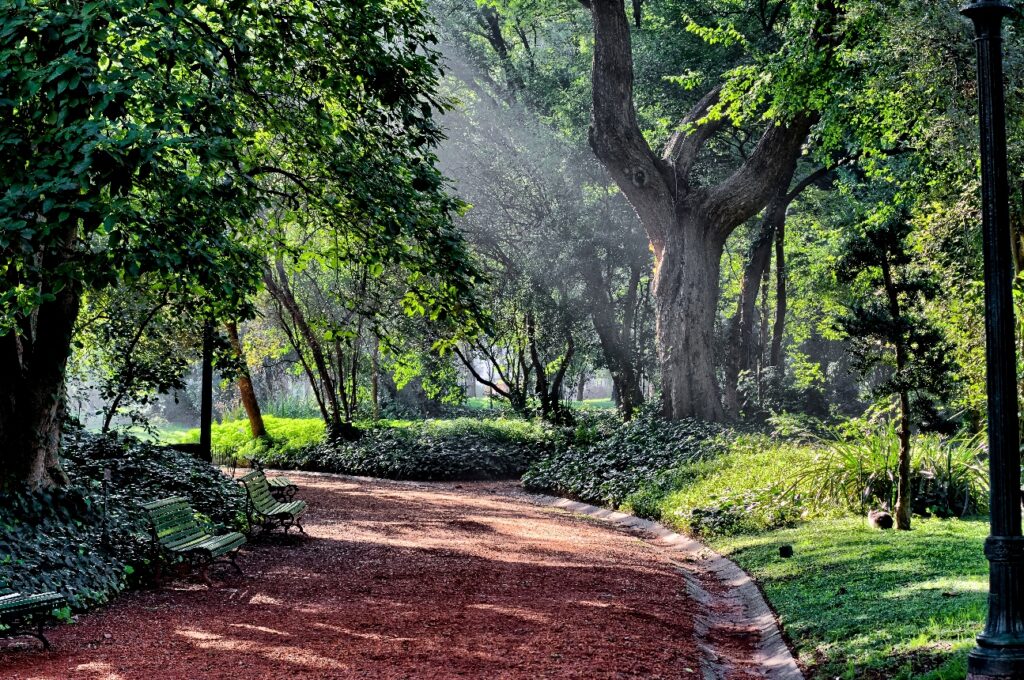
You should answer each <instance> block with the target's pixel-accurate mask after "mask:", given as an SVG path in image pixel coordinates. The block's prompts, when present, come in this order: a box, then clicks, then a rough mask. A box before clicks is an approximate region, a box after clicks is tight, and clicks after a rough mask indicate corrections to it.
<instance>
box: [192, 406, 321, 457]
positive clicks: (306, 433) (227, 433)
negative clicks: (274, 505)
mask: <svg viewBox="0 0 1024 680" xmlns="http://www.w3.org/2000/svg"><path fill="white" fill-rule="evenodd" d="M263 424H264V425H266V427H267V438H266V439H253V437H252V431H251V430H250V429H249V421H248V420H246V419H245V418H241V419H236V420H226V421H224V422H221V423H214V425H213V428H212V432H211V436H210V448H211V451H212V453H213V457H214V460H217V461H220V462H222V463H223V464H225V465H236V464H242V465H245V464H246V463H248V462H249V461H250V460H252V459H253V458H278V457H280V458H283V459H288V458H292V457H294V456H297V455H299V454H300V453H301V452H302V451H303V450H304V449H306V448H308V447H310V446H313V445H315V444H317V443H319V442H320V441H322V440H323V438H324V431H325V426H324V421H323V419H322V418H288V417H278V416H272V415H264V416H263ZM178 441H179V442H181V443H198V442H199V430H198V429H191V430H188V431H187V432H185V433H183V434H182V435H180V436H179V437H178Z"/></svg>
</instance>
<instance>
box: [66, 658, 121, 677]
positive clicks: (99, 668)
mask: <svg viewBox="0 0 1024 680" xmlns="http://www.w3.org/2000/svg"><path fill="white" fill-rule="evenodd" d="M75 670H76V671H78V672H79V673H89V674H94V675H91V676H90V677H94V678H96V680H101V679H102V680H124V676H123V675H121V674H120V673H117V672H116V671H115V670H114V666H113V665H111V664H109V663H106V662H104V661H90V662H89V663H80V664H78V665H77V666H75Z"/></svg>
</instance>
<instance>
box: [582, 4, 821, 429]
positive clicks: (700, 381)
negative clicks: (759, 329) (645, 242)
mask: <svg viewBox="0 0 1024 680" xmlns="http://www.w3.org/2000/svg"><path fill="white" fill-rule="evenodd" d="M589 7H590V11H591V15H592V18H593V30H594V62H593V75H592V79H593V117H592V122H591V127H590V144H591V146H592V147H593V149H594V152H595V153H596V154H597V156H598V158H600V159H601V161H602V162H603V163H604V164H605V167H606V168H607V169H608V172H609V174H611V176H612V177H613V178H614V179H615V182H616V184H618V186H619V188H620V189H621V190H622V192H623V193H624V194H625V195H626V197H627V198H628V199H629V201H630V203H632V205H633V207H634V209H636V211H637V214H638V215H639V216H640V220H641V222H643V224H644V228H645V229H646V230H647V235H648V238H649V239H650V241H651V247H652V249H653V250H654V256H655V287H654V292H655V296H656V299H657V322H658V323H657V339H658V352H659V357H660V360H661V380H662V385H661V388H662V398H663V405H662V413H663V415H665V416H666V417H669V418H683V417H690V416H694V417H700V418H704V419H707V420H721V419H722V418H723V417H724V415H725V414H724V410H723V407H722V402H721V398H720V396H719V388H718V381H717V377H716V374H715V361H714V354H715V353H714V329H715V313H716V310H717V309H718V292H719V277H720V261H721V256H722V250H723V247H724V245H725V241H726V239H727V238H728V237H729V235H730V234H731V233H732V232H733V231H734V230H735V229H736V228H737V227H738V226H739V225H740V224H742V223H743V222H745V221H746V220H748V219H749V218H751V217H753V216H755V215H756V214H757V213H758V212H760V210H761V209H762V208H764V206H765V205H767V203H768V202H769V200H770V199H771V197H772V196H773V195H775V194H776V193H777V192H778V191H779V190H780V189H781V188H782V187H783V186H784V185H785V184H786V183H787V182H788V180H789V177H791V176H792V173H793V168H794V166H795V164H796V161H797V158H798V157H799V155H800V153H801V149H802V147H803V144H804V141H805V140H806V138H807V134H808V132H809V131H810V129H811V126H812V125H813V124H814V122H815V120H816V114H815V111H814V110H813V109H803V110H795V111H789V112H788V115H785V116H781V117H780V118H779V119H776V120H770V121H769V123H768V124H767V126H766V128H765V130H764V132H763V133H762V134H761V136H760V138H759V140H758V142H757V145H756V146H755V147H754V149H753V150H752V151H751V152H750V154H749V156H748V157H747V158H746V160H745V161H744V162H743V163H742V164H741V165H740V166H739V168H738V169H736V170H735V171H734V172H732V173H731V174H730V175H729V176H728V177H726V178H725V179H724V180H722V181H721V182H719V183H717V184H716V185H713V186H700V185H698V184H697V183H696V182H695V181H694V179H695V178H694V177H692V176H691V175H692V170H693V168H694V165H695V164H696V163H697V160H698V155H699V154H700V152H701V151H702V149H703V148H704V146H705V145H706V144H707V142H708V140H709V139H710V138H711V137H712V135H714V134H715V133H716V132H718V131H719V130H720V129H722V128H723V126H725V125H726V124H727V123H728V122H729V119H728V117H727V115H726V112H725V111H724V110H723V107H722V106H721V105H720V103H721V102H722V101H723V93H725V92H727V91H728V90H727V89H726V88H723V87H722V86H718V87H715V88H712V89H711V90H710V91H709V92H708V93H707V94H706V95H705V96H704V97H703V98H702V99H701V100H700V101H699V102H698V103H697V104H696V106H694V107H693V108H692V109H691V111H690V112H689V114H688V115H687V116H686V117H685V118H684V119H683V120H682V121H681V123H680V124H679V126H678V127H677V129H678V131H677V132H676V133H675V134H673V135H672V137H671V138H670V140H669V142H668V144H667V145H666V147H665V150H664V153H663V154H662V155H661V156H658V155H656V154H655V153H654V151H653V150H652V149H651V147H650V145H649V144H648V142H647V140H646V138H645V137H644V135H643V132H642V130H641V128H640V125H639V123H638V121H637V116H636V111H635V107H634V102H633V78H634V75H633V55H632V46H631V38H630V26H629V22H628V20H627V18H626V13H625V9H624V7H623V5H622V3H621V2H618V1H617V0H593V1H592V2H589ZM838 14H839V10H838V8H837V6H836V5H835V4H832V3H825V4H823V5H821V6H820V7H817V8H816V11H815V12H814V13H813V18H812V20H811V25H810V26H808V27H807V28H808V29H809V38H808V39H807V41H806V43H805V45H803V46H802V47H805V48H807V51H806V52H805V53H804V58H805V59H806V61H807V63H808V64H809V65H810V66H809V70H810V71H811V72H813V73H814V75H815V76H819V77H820V79H821V80H825V78H824V77H822V76H823V75H824V68H825V66H826V65H827V63H828V61H829V59H830V57H831V52H832V51H833V48H834V46H835V43H836V36H835V35H834V34H833V31H834V29H835V25H836V20H837V17H838ZM794 46H797V43H796V41H795V40H794V41H792V44H791V47H794ZM799 108H800V107H798V109H799Z"/></svg>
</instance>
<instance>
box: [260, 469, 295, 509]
mask: <svg viewBox="0 0 1024 680" xmlns="http://www.w3.org/2000/svg"><path fill="white" fill-rule="evenodd" d="M252 469H253V470H259V471H260V472H262V473H264V474H266V472H267V471H266V470H264V469H263V466H262V465H261V464H260V463H259V461H256V460H254V461H252ZM267 486H269V487H270V495H271V496H273V497H274V498H275V499H276V500H278V501H281V502H282V503H287V502H288V501H290V500H292V499H293V498H295V493H296V492H297V491H298V490H299V487H298V486H297V485H296V484H295V482H293V481H292V480H290V479H288V478H287V477H280V476H278V477H267Z"/></svg>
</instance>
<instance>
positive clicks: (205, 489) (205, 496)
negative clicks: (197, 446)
mask: <svg viewBox="0 0 1024 680" xmlns="http://www.w3.org/2000/svg"><path fill="white" fill-rule="evenodd" d="M65 456H66V464H67V472H68V476H69V477H70V479H71V486H70V487H68V488H66V489H62V490H57V491H35V492H28V491H25V492H20V493H14V494H11V495H10V496H6V497H5V502H4V504H3V506H2V507H0V556H2V557H0V583H5V584H10V585H11V586H13V587H14V588H16V589H22V590H25V591H28V592H37V591H41V590H57V591H59V592H61V593H63V594H64V595H65V596H66V597H67V598H68V602H69V603H70V605H71V607H72V608H73V609H76V610H81V609H86V608H89V607H92V606H95V605H98V604H103V603H106V602H108V601H109V600H110V598H111V597H112V596H114V595H115V594H117V593H118V592H120V591H121V590H123V589H125V588H126V587H128V586H130V585H132V584H136V583H138V582H140V580H145V579H146V578H148V577H149V575H150V573H151V566H152V565H151V559H152V551H151V545H150V538H149V536H150V534H149V528H148V525H147V524H146V519H145V515H144V513H143V512H142V510H141V508H140V505H141V504H143V503H146V502H149V501H153V500H157V499H159V498H166V497H169V496H177V495H181V496H185V497H187V498H188V499H189V502H190V503H191V504H192V507H193V508H195V510H196V511H197V512H199V513H200V514H201V515H203V516H205V517H207V518H208V519H209V520H210V521H212V522H215V523H216V524H217V525H218V526H219V527H221V528H231V529H236V528H240V527H241V523H242V521H243V520H244V496H243V495H242V492H241V489H240V488H239V487H238V485H237V484H235V483H233V482H232V481H231V480H230V479H228V478H227V477H225V476H224V475H222V474H221V473H220V472H219V471H218V470H216V469H215V468H212V467H210V465H209V464H207V463H204V462H202V461H199V460H197V459H195V458H194V457H192V456H190V455H188V454H185V453H181V452H179V451H174V450H172V449H167V448H163V447H158V446H153V445H150V444H145V443H143V442H140V441H138V440H136V439H134V438H132V437H129V436H117V435H96V434H89V433H86V432H83V431H77V432H73V433H71V434H69V436H68V437H67V438H66V439H65ZM105 467H106V468H110V469H111V471H112V478H111V481H110V483H109V485H108V492H107V495H106V499H105V500H104V496H103V493H102V479H103V469H104V468H105ZM104 524H105V525H106V536H107V537H106V540H104Z"/></svg>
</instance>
